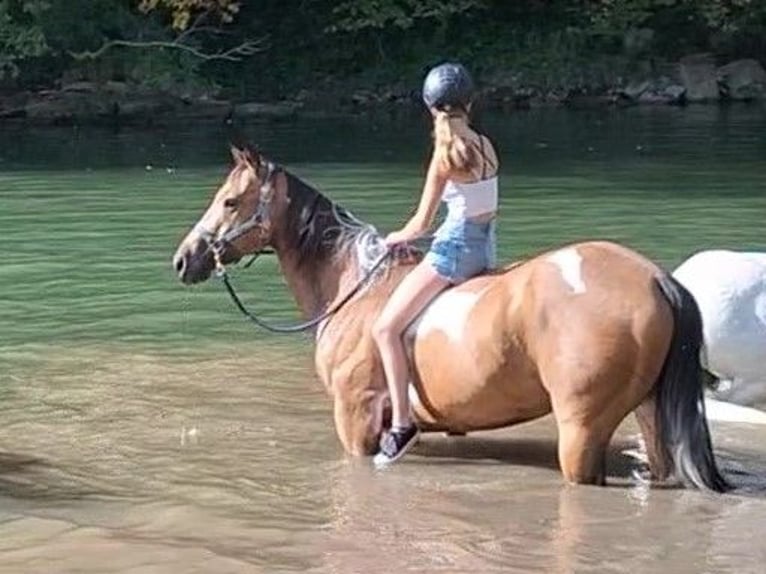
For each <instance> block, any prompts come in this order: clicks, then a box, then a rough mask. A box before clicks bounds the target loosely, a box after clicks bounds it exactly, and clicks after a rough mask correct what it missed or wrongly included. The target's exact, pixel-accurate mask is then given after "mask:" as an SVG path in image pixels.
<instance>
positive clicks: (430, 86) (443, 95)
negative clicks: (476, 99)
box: [423, 62, 474, 110]
mask: <svg viewBox="0 0 766 574" xmlns="http://www.w3.org/2000/svg"><path fill="white" fill-rule="evenodd" d="M473 92H474V85H473V80H472V79H471V75H470V74H469V73H468V70H466V69H465V67H464V66H463V65H462V64H457V63H450V62H447V63H445V64H440V65H438V66H436V67H435V68H432V69H431V71H430V72H428V75H427V76H426V79H425V81H424V82H423V101H424V102H425V104H426V105H427V106H428V107H429V108H436V109H437V110H438V109H444V108H445V107H461V108H467V107H468V104H470V103H471V100H472V99H473Z"/></svg>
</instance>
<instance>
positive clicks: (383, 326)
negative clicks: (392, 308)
mask: <svg viewBox="0 0 766 574" xmlns="http://www.w3.org/2000/svg"><path fill="white" fill-rule="evenodd" d="M400 336H401V333H399V329H398V328H397V326H396V325H395V324H394V322H392V321H390V320H387V319H385V318H382V317H381V318H379V319H378V320H377V321H375V323H373V325H372V337H373V339H375V341H376V342H377V343H378V344H381V343H382V344H386V343H388V342H389V341H392V340H394V339H396V338H397V337H400Z"/></svg>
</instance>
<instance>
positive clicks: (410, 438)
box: [372, 425, 420, 466]
mask: <svg viewBox="0 0 766 574" xmlns="http://www.w3.org/2000/svg"><path fill="white" fill-rule="evenodd" d="M419 436H420V430H419V429H418V427H417V426H416V425H410V426H408V427H407V428H404V429H401V430H400V429H397V430H391V431H388V432H387V433H385V434H384V435H383V436H382V437H381V439H380V452H378V454H376V455H375V458H373V459H372V462H373V464H374V465H375V466H385V465H387V464H391V463H392V462H396V461H397V460H399V459H400V458H401V457H402V456H404V453H406V452H407V451H408V450H410V448H411V447H412V446H414V445H415V443H417V442H418V437H419Z"/></svg>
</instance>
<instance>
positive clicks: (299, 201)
mask: <svg viewBox="0 0 766 574" xmlns="http://www.w3.org/2000/svg"><path fill="white" fill-rule="evenodd" d="M287 182H288V191H287V193H288V207H287V211H286V212H285V215H284V220H283V222H282V225H280V226H279V227H280V232H278V233H277V236H276V237H275V240H274V248H275V250H276V252H277V256H278V258H279V262H280V266H281V268H282V273H283V275H284V277H285V281H286V282H287V285H288V287H289V288H290V290H291V291H292V293H293V296H294V297H295V300H296V303H297V304H298V307H299V308H300V310H301V312H302V313H303V315H304V316H306V317H308V318H313V317H315V316H317V315H319V314H320V313H322V312H323V311H325V310H326V309H327V308H328V307H330V306H331V305H332V304H333V302H334V301H335V300H336V299H337V298H338V297H342V296H343V295H344V294H345V293H347V292H348V291H349V290H350V289H352V288H353V286H354V283H355V282H356V281H357V280H358V279H359V275H360V268H361V267H362V266H360V265H359V261H360V260H359V259H358V257H359V254H360V252H361V251H364V249H362V250H361V251H360V249H358V248H357V247H365V246H366V244H364V242H362V243H360V242H359V241H358V240H359V239H360V238H364V237H373V236H374V237H377V235H376V234H375V233H369V232H368V231H366V228H365V225H364V224H363V223H362V222H361V221H358V220H356V219H355V218H353V217H352V216H350V214H348V212H346V211H345V210H343V209H342V208H340V207H339V206H337V205H334V204H332V203H331V202H330V201H329V200H328V199H327V198H326V197H324V196H322V195H321V194H320V193H319V192H317V191H316V190H314V189H312V188H310V187H309V186H307V185H306V184H305V183H304V182H302V181H301V180H299V179H298V178H295V177H294V176H291V175H288V177H287ZM354 230H356V232H355V231H354Z"/></svg>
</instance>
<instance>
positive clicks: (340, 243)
mask: <svg viewBox="0 0 766 574" xmlns="http://www.w3.org/2000/svg"><path fill="white" fill-rule="evenodd" d="M232 157H233V165H232V167H231V169H230V171H229V173H228V175H227V176H226V178H225V180H224V181H223V183H222V184H221V186H220V187H219V189H218V190H217V192H216V193H215V195H214V196H213V198H212V200H211V201H210V203H209V205H208V207H207V209H206V211H205V212H204V213H203V215H202V216H201V218H200V219H199V221H198V222H197V223H196V224H195V225H194V226H193V227H192V228H191V230H189V232H188V233H187V235H186V236H185V237H184V238H183V239H182V240H181V242H180V244H179V245H178V248H177V250H176V252H175V254H174V256H173V260H172V264H173V267H174V270H175V272H176V274H177V276H178V278H179V279H180V280H181V281H182V282H183V283H184V284H187V285H188V284H194V283H197V282H200V281H204V280H207V279H208V278H209V277H211V275H212V273H213V271H214V270H215V269H216V268H218V269H219V270H225V266H226V265H230V264H234V263H236V262H238V261H240V260H241V259H242V258H243V257H245V256H247V255H250V254H259V253H262V252H264V251H265V250H271V251H273V253H274V254H275V255H276V257H277V259H278V261H279V266H280V269H281V272H282V275H283V278H284V280H285V282H286V284H287V287H288V288H289V290H290V291H291V292H292V294H293V296H294V299H295V301H296V304H297V306H298V307H299V309H300V311H301V313H302V314H303V316H304V317H307V318H313V320H312V321H310V323H309V324H316V325H315V327H314V332H313V336H314V349H315V350H314V365H315V369H316V373H317V375H318V378H319V379H320V380H321V382H322V384H323V385H324V387H325V389H326V391H327V394H328V395H329V396H330V397H331V399H332V403H333V418H334V423H335V429H336V432H337V435H338V438H339V440H340V442H341V444H342V446H343V448H344V449H345V451H346V452H347V453H348V454H349V455H351V456H369V455H372V454H374V453H375V452H376V451H377V448H378V441H379V437H380V435H381V433H382V432H383V431H384V430H385V429H386V428H387V427H388V425H390V402H389V399H388V394H387V388H386V383H385V379H384V374H383V370H382V366H381V363H380V359H379V356H378V354H377V351H376V347H375V344H374V342H373V340H372V336H371V328H372V325H373V323H374V321H375V319H376V317H377V316H378V314H379V313H380V311H381V308H382V306H383V304H384V303H385V301H386V300H387V298H388V297H389V296H390V294H391V292H392V290H393V289H394V287H395V286H396V285H397V284H398V282H399V281H401V279H402V278H403V277H404V276H405V274H406V273H407V272H408V271H409V270H410V269H411V268H412V266H413V265H414V264H415V263H416V262H417V261H418V260H420V259H421V258H422V253H421V255H415V256H412V255H411V254H410V255H409V256H400V255H399V254H397V253H395V252H393V251H391V250H387V248H386V247H385V245H384V243H383V240H382V238H381V236H380V235H379V234H378V232H377V231H376V229H375V228H374V227H373V226H372V225H370V224H368V223H365V222H363V221H361V220H359V219H358V218H356V217H355V216H354V215H353V214H351V213H350V212H349V211H348V210H346V209H344V208H343V207H342V206H340V205H338V204H336V203H335V202H333V201H331V200H330V199H329V198H328V197H327V196H325V195H323V194H322V193H320V192H319V191H318V190H317V189H315V188H314V187H312V186H311V185H310V184H308V183H307V182H306V181H304V180H303V179H301V178H298V177H296V176H295V175H294V174H292V173H290V172H289V171H288V170H287V169H285V168H284V167H282V166H280V165H278V164H276V163H274V162H272V161H271V160H269V159H268V158H266V157H265V156H263V155H261V154H260V153H259V152H257V151H254V150H252V149H249V148H242V149H240V148H236V147H233V148H232ZM382 261H383V262H384V263H383V264H381V262H382ZM405 339H406V341H405V342H406V345H407V347H408V349H409V357H410V364H411V383H410V392H411V397H412V409H413V416H414V417H415V420H416V421H417V422H418V424H419V426H420V428H421V429H422V430H423V431H424V432H452V433H456V434H462V433H466V432H469V431H478V430H489V429H497V428H501V427H507V426H511V425H515V424H519V423H522V422H525V421H530V420H532V419H536V418H539V417H542V416H545V415H547V414H550V413H553V416H554V419H555V423H556V425H557V429H558V444H557V451H558V462H559V467H560V470H561V473H562V475H563V477H564V480H565V481H566V482H568V483H578V484H597V485H604V484H606V469H605V454H606V449H607V447H608V445H609V442H610V439H611V437H612V435H613V433H614V432H615V430H616V429H617V427H618V425H619V424H620V423H621V421H622V420H623V419H624V418H625V417H626V416H627V415H628V414H630V413H631V412H635V415H636V419H637V421H638V425H639V428H640V431H641V432H642V434H643V437H644V441H645V444H646V449H647V453H646V454H647V459H648V462H649V467H650V472H651V475H652V478H653V479H656V480H667V479H669V478H671V476H672V475H673V474H675V478H676V479H678V480H680V482H681V483H683V484H684V485H686V486H688V487H691V488H698V489H704V490H710V491H716V492H723V491H725V490H727V489H728V488H729V484H728V482H727V481H726V479H725V478H724V477H723V476H722V474H721V473H720V471H719V469H718V467H717V463H716V460H715V456H714V453H713V450H712V445H711V439H710V432H709V429H708V425H707V420H706V417H705V411H704V402H703V371H702V368H701V365H700V359H699V349H700V346H701V344H702V325H701V318H700V313H699V309H698V307H697V305H696V303H695V300H694V298H693V297H692V296H691V294H690V293H689V292H688V291H687V290H686V289H685V288H684V287H683V286H682V285H681V284H680V283H679V282H678V281H676V280H675V279H674V278H673V277H672V276H671V275H670V274H669V273H667V272H666V271H663V270H662V269H660V268H659V267H658V266H657V265H655V264H654V263H652V262H651V261H649V260H648V259H647V258H645V257H644V256H642V255H640V254H638V253H637V252H635V251H632V250H631V249H628V248H627V247H625V246H622V245H619V244H616V243H611V242H606V241H587V242H581V243H574V244H570V245H565V246H562V247H560V248H557V249H554V250H552V251H548V252H544V253H540V254H538V255H537V256H535V257H533V258H530V259H527V260H525V261H523V262H516V263H515V264H513V265H508V266H505V267H498V268H496V269H492V270H488V271H487V272H486V273H484V274H482V275H480V276H478V277H475V278H473V279H471V280H469V281H466V282H464V283H462V284H460V285H458V286H453V287H451V288H449V289H447V290H446V291H444V292H443V293H442V294H440V295H439V296H438V297H437V298H436V299H435V300H434V301H433V302H432V303H431V304H430V305H429V306H428V307H427V308H426V309H425V310H424V312H423V313H422V314H421V315H420V316H419V317H418V318H417V319H416V320H415V321H413V323H412V324H410V325H409V327H408V329H407V331H406V334H405ZM678 480H677V481H678Z"/></svg>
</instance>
